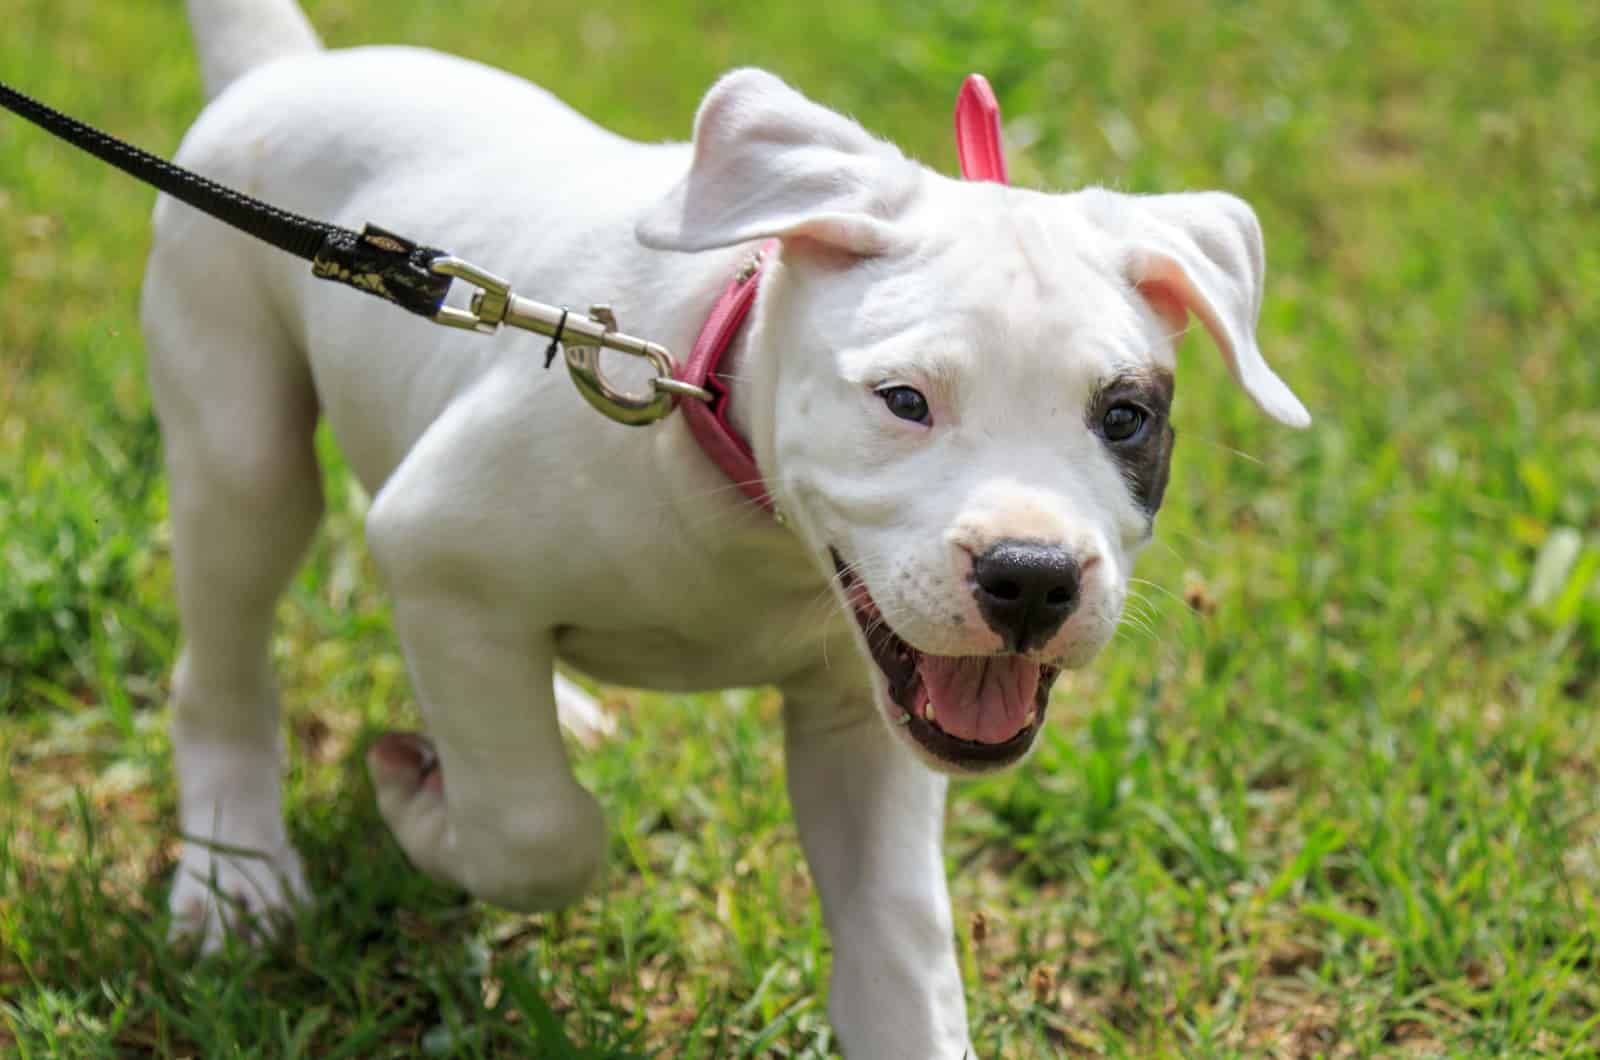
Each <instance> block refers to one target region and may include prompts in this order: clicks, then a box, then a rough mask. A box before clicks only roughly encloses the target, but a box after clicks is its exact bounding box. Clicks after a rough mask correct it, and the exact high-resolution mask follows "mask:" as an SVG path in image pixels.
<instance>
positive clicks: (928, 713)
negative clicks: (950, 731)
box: [922, 699, 933, 721]
mask: <svg viewBox="0 0 1600 1060" xmlns="http://www.w3.org/2000/svg"><path fill="white" fill-rule="evenodd" d="M922 720H923V721H932V720H933V700H931V699H930V700H928V701H927V702H926V703H924V704H922Z"/></svg>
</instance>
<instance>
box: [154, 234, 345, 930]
mask: <svg viewBox="0 0 1600 1060" xmlns="http://www.w3.org/2000/svg"><path fill="white" fill-rule="evenodd" d="M158 218H159V212H158ZM204 223H205V224H209V222H204ZM172 227H177V225H172V226H169V228H168V231H167V232H166V233H161V228H160V225H159V224H158V238H157V241H156V247H155V249H154V251H153V252H152V254H151V263H150V269H149V274H148V276H147V279H146V286H145V297H144V305H143V315H144V323H145V335H146V339H147V343H148V346H149V353H150V382H151V388H152V393H153V394H154V397H155V403H156V408H157V412H158V414H159V416H160V420H161V428H162V436H163V441H164V445H165V452H166V465H167V472H168V476H169V481H170V518H171V525H172V538H173V542H172V543H173V566H174V575H175V581H176V588H177V597H178V610H179V615H180V618H181V620H182V627H183V628H182V632H183V638H184V645H183V649H182V652H181V654H180V657H179V659H178V664H177V669H176V672H175V673H174V676H173V694H172V720H171V732H172V744H173V751H174V755H175V757H176V765H177V773H178V782H179V824H180V827H181V828H182V831H183V836H184V842H183V853H182V855H181V857H180V859H179V864H178V870H177V875H176V877H175V879H174V881H173V885H172V894H171V900H170V905H171V909H172V933H173V935H174V936H191V935H197V936H199V938H200V941H201V942H202V943H203V945H204V946H205V948H206V949H208V950H209V949H214V948H215V947H216V946H217V945H219V944H220V942H221V940H222V937H223V935H224V933H225V932H226V931H229V930H232V931H236V932H238V933H240V934H246V935H247V934H249V933H250V932H251V931H252V930H255V929H257V928H260V927H265V926H267V922H268V921H269V920H270V919H271V918H273V917H275V916H277V915H279V914H281V913H282V912H283V911H284V910H285V909H286V907H287V906H288V905H289V903H290V902H291V901H293V900H294V899H295V898H297V897H298V896H301V895H302V894H303V893H304V890H305V884H304V880H303V878H302V875H301V869H300V863H299V859H298V858H297V856H296V854H295V852H294V850H293V848H292V847H291V846H290V844H289V839H288V836H287V833H286V831H285V828H284V823H283V816H282V806H281V789H280V769H281V765H280V761H279V759H280V750H281V738H280V734H279V724H278V692H277V688H276V683H275V681H274V679H273V675H272V670H271V662H270V658H269V637H270V633H271V626H272V618H273V609H274V604H275V603H276V601H277V599H278V596H279V594H280V593H281V592H282V590H283V587H284V585H285V583H286V582H287V581H288V579H289V577H290V575H291V574H292V573H293V572H294V569H295V567H296V566H297V564H298V562H299V560H300V558H301V555H302V554H303V552H304V550H305V547H306V545H307V543H308V542H309V541H310V538H311V535H312V532H313V531H314V530H315V528H316V525H317V522H318V519H319V517H320V516H321V513H322V488H321V482H320V479H319V475H318V469H317V461H316V456H315V453H314V451H313V438H312V436H313V433H314V431H315V428H316V422H317V415H318V410H317V399H316V394H315V392H314V390H313V389H312V386H311V380H310V376H309V373H308V370H307V368H306V365H305V362H304V360H303V358H301V357H300V355H299V353H298V351H296V350H295V349H294V347H293V345H292V344H291V343H290V342H288V341H287V340H286V339H285V337H284V335H283V333H282V329H281V327H280V325H279V324H278V322H277V320H276V319H274V318H273V315H272V314H271V312H270V311H269V310H268V308H267V307H266V306H265V305H264V304H262V301H261V300H260V299H257V298H253V297H251V294H250V292H251V288H252V287H253V286H254V284H253V283H252V282H251V278H250V277H249V276H248V275H246V273H247V272H248V268H249V264H248V260H247V258H246V255H245V254H243V253H241V250H242V247H241V244H242V243H243V240H242V237H232V236H229V235H226V234H223V235H220V236H219V235H218V234H217V233H216V231H215V230H208V231H205V232H203V233H199V234H198V236H199V237H200V238H193V239H167V240H165V241H164V240H163V239H162V238H161V235H162V234H167V235H170V234H171V228H172Z"/></svg>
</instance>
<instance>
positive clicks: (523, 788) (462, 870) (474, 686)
mask: <svg viewBox="0 0 1600 1060" xmlns="http://www.w3.org/2000/svg"><path fill="white" fill-rule="evenodd" d="M451 456H452V453H451V452H450V450H448V449H446V448H442V447H441V448H439V449H430V448H429V447H427V446H422V447H419V451H417V452H414V453H413V455H412V457H411V458H410V459H408V460H407V462H406V463H405V464H404V465H403V466H402V467H401V469H400V470H399V471H398V472H397V473H396V474H395V476H394V478H393V479H392V480H391V481H390V483H389V484H388V485H386V486H385V487H384V489H383V491H382V492H381V493H380V494H379V495H378V497H377V499H376V500H375V501H374V503H373V507H372V510H371V512H370V513H369V514H368V518H367V536H368V541H369V542H370V544H371V545H372V551H373V556H374V558H375V559H376V560H377V562H378V565H379V567H380V568H381V570H382V571H383V575H384V580H385V581H386V582H387V584H388V587H389V589H390V591H391V592H392V593H393V595H394V600H395V609H394V615H395V626H396V628H397V630H398V632H399V634H400V641H401V644H402V646H403V647H404V649H405V655H406V662H407V664H408V665H409V668H410V670H411V680H412V685H413V687H414V689H415V692H416V696H417V700H418V703H419V705H420V707H421V709H422V715H423V719H424V721H425V722H426V726H427V731H428V737H427V738H426V739H425V738H422V737H420V736H414V735H409V734H394V733H392V734H389V735H387V736H384V737H382V738H380V739H379V740H378V741H377V742H376V743H375V744H374V745H373V747H372V749H371V751H370V752H369V753H368V758H367V761H368V767H369V771H370V773H371V775H372V780H373V786H374V788H375V789H376V791H377V795H378V806H379V809H380V810H381V812H382V813H383V817H384V820H385V821H386V822H387V823H388V825H389V828H390V829H391V830H392V831H393V832H394V835H395V838H396V839H397V840H398V841H399V843H400V846H401V847H402V848H403V849H404V850H405V852H406V855H407V857H409V858H410V859H411V861H412V863H413V864H415V865H416V866H417V867H418V868H419V869H421V870H422V871H424V872H426V873H427V874H428V875H430V876H433V877H434V878H435V879H439V880H442V881H445V882H448V883H453V884H456V885H457V886H460V887H463V888H465V889H466V890H467V891H469V892H471V893H472V894H473V895H474V896H475V897H478V898H482V899H484V900H485V901H489V902H493V903H494V904H496V905H500V906H505V907H507V908H510V909H517V910H528V911H531V910H541V909H551V908H555V907H558V906H561V905H565V904H566V903H568V902H570V901H572V900H573V899H575V898H577V897H578V896H579V895H580V894H581V893H582V892H583V890H584V889H585V888H586V887H587V885H588V883H589V882H590V880H591V879H592V878H593V877H594V875H595V873H596V871H597V870H598V869H599V867H600V864H601V862H602V860H603V858H604V854H605V849H606V829H605V819H604V816H603V815H602V814H601V812H600V808H599V806H598V805H597V804H596V803H595V800H594V798H593V797H592V796H591V795H590V794H589V793H588V792H587V791H585V790H584V788H583V787H582V786H581V785H580V784H579V783H578V782H577V780H576V778H574V777H573V775H572V769H571V765H570V763H569V762H568V760H567V752H566V748H565V747H564V746H563V745H562V741H561V733H560V729H559V727H558V724H557V710H556V702H555V694H554V688H553V685H552V675H553V670H552V661H553V646H552V638H551V634H550V631H549V630H548V629H547V628H544V627H543V626H542V625H541V624H540V622H539V621H538V619H537V618H536V617H534V616H533V613H532V612H533V610H534V609H532V608H530V607H529V606H528V602H527V600H525V599H524V598H522V597H521V596H519V595H518V594H516V593H515V592H512V591H509V590H507V589H506V588H505V583H506V582H507V578H506V577H505V570H504V566H503V561H502V560H501V559H500V557H498V556H497V554H496V553H495V551H494V550H493V549H487V548H483V547H480V545H481V543H480V540H479V538H478V537H477V536H474V534H475V533H482V532H483V524H484V523H485V522H486V521H487V515H486V513H487V512H489V510H490V508H489V506H488V505H475V506H472V507H471V509H470V512H471V514H473V515H474V516H476V518H477V520H478V522H476V523H473V524H471V525H469V526H465V527H463V526H462V525H459V524H458V523H457V522H455V521H453V519H452V516H453V513H454V512H456V511H458V509H452V508H451V507H449V506H448V505H446V504H445V503H443V502H442V501H441V500H440V499H439V497H438V488H439V484H440V483H445V484H446V485H459V484H460V482H461V480H462V477H463V475H462V474H460V473H458V474H457V476H456V478H454V479H451V478H450V477H449V476H448V475H447V474H446V473H445V472H444V471H442V470H441V468H440V466H439V464H438V461H439V460H448V459H449V458H451ZM463 464H464V462H463V461H461V460H460V459H459V458H457V459H456V463H455V466H456V468H457V469H458V471H459V469H460V468H461V467H462V466H463ZM513 514H514V513H513Z"/></svg>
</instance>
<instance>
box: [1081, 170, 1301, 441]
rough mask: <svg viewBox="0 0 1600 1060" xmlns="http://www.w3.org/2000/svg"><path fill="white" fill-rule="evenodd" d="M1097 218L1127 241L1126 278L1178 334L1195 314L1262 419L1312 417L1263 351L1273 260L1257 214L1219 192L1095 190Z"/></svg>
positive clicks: (1291, 421)
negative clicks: (1266, 282) (1259, 327)
mask: <svg viewBox="0 0 1600 1060" xmlns="http://www.w3.org/2000/svg"><path fill="white" fill-rule="evenodd" d="M1089 194H1091V195H1092V196H1094V197H1095V200H1096V201H1092V203H1091V211H1092V213H1093V214H1094V215H1096V217H1097V218H1098V219H1099V220H1100V222H1101V224H1102V225H1104V226H1105V227H1107V228H1108V229H1110V230H1111V231H1112V234H1113V235H1114V236H1118V237H1120V239H1119V244H1120V246H1121V248H1122V253H1124V254H1125V255H1126V256H1125V258H1124V260H1123V270H1124V275H1126V276H1127V278H1128V281H1129V282H1130V283H1132V284H1133V285H1134V287H1136V288H1137V289H1138V291H1139V293H1140V294H1142V295H1143V296H1144V297H1145V299H1146V300H1147V301H1148V302H1149V303H1150V307H1151V308H1152V309H1154V310H1155V311H1156V313H1157V315H1159V316H1160V317H1161V318H1162V319H1163V320H1164V321H1166V322H1167V324H1168V325H1169V326H1170V327H1171V329H1172V331H1173V332H1174V333H1177V332H1180V331H1182V330H1183V329H1184V328H1185V326H1187V324H1188V320H1189V314H1190V313H1193V314H1194V315H1195V316H1196V317H1198V318H1199V319H1200V322H1201V323H1202V324H1204V325H1205V328H1206V330H1207V331H1208V332H1210V333H1211V338H1212V341H1214V342H1215V343H1216V344H1217V349H1219V350H1220V351H1221V352H1222V359H1223V360H1224V361H1226V362H1227V365H1228V371H1229V373H1231V374H1232V376H1233V378H1234V380H1235V381H1237V382H1238V384H1239V385H1240V386H1241V387H1243V388H1244V391H1245V393H1247V394H1249V395H1250V397H1251V399H1252V400H1253V401H1254V402H1255V403H1256V405H1257V406H1259V407H1260V409H1261V411H1263V412H1265V413H1266V414H1267V415H1268V416H1271V417H1272V418H1273V419H1275V420H1277V421H1278V422H1279V423H1284V424H1287V425H1288V426H1290V427H1305V426H1308V425H1309V424H1310V423H1311V414H1310V413H1308V412H1307V411H1306V408H1305V406H1304V405H1302V404H1301V403H1300V399H1299V398H1297V397H1295V396H1294V393H1293V392H1292V391H1290V389H1289V387H1288V386H1287V385H1286V384H1285V383H1284V381H1283V380H1282V379H1279V378H1278V376H1277V374H1276V373H1274V372H1273V370H1272V369H1271V368H1270V367H1268V365H1267V362H1266V360H1265V359H1263V358H1262V356H1261V350H1260V349H1259V348H1258V347H1257V346H1256V321H1257V319H1258V318H1259V317H1260V315H1261V294H1262V283H1263V279H1264V272H1265V269H1266V252H1265V250H1264V248H1263V245H1262V240H1261V225H1260V224H1259V223H1258V222H1257V221H1256V215H1255V211H1253V210H1251V209H1250V207H1249V206H1248V205H1247V204H1246V203H1245V202H1244V201H1243V200H1242V199H1238V198H1235V197H1234V196H1232V195H1228V194H1226V193H1224V192H1219V191H1206V192H1183V193H1179V194H1174V195H1120V194H1116V193H1113V192H1107V191H1102V190H1099V189H1095V190H1094V191H1092V192H1091V193H1089Z"/></svg>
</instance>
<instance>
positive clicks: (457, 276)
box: [0, 81, 711, 425]
mask: <svg viewBox="0 0 1600 1060" xmlns="http://www.w3.org/2000/svg"><path fill="white" fill-rule="evenodd" d="M0 106H3V107H4V108H5V109H7V110H9V111H11V112H13V113H14V114H16V115H18V116H19V117H22V118H25V119H27V120H28V121H30V122H32V123H33V124H35V125H37V126H38V127H39V128H41V129H43V130H45V131H46V132H48V133H50V134H52V135H54V136H57V137H59V138H60V139H62V140H65V141H66V142H67V143H69V144H72V145H73V146H74V147H77V148H79V149H81V150H84V151H87V152H88V153H89V154H92V155H94V156H95V157H96V158H98V159H100V160H101V161H104V162H108V163H110V164H111V165H113V166H115V167H116V168H118V169H120V170H122V171H123V172H124V173H126V174H128V175H129V176H131V177H133V178H135V179H136V180H140V181H143V182H144V183H146V184H149V185H150V186H151V187H154V188H156V189H157V190H158V191H161V192H164V193H165V194H167V195H170V196H172V197H173V198H174V199H177V200H178V201H180V202H183V203H186V204H187V205H189V206H192V207H194V208H195V209H196V210H199V211H200V212H201V213H204V214H206V215H207V216H210V217H212V218H215V219H216V220H218V221H221V222H222V223H223V224H226V225H229V226H230V227H232V228H235V229H238V230H239V231H241V232H244V233H246V234H247V235H251V236H254V237H255V238H257V239H260V240H262V241H264V242H267V243H270V244H272V245H273V246H275V247H277V248H278V249H279V250H283V251H286V252H288V253H290V254H293V255H294V256H295V257H297V258H301V259H304V260H305V261H309V262H310V263H311V273H312V275H313V276H316V277H318V278H320V279H324V280H332V281H333V282H335V283H341V284H344V285H345V286H347V287H352V288H354V289H355V290H358V291H362V292H365V293H366V294H370V295H373V296H375V297H378V298H382V299H383V300H385V301H387V302H392V303H393V304H395V305H397V306H399V307H400V308H402V309H405V310H407V311H409V312H411V313H415V314H416V315H418V316H421V317H426V318H427V319H428V320H431V321H432V322H434V323H435V324H443V325H445V326H447V327H453V328H461V329H464V330H468V331H476V332H479V333H481V334H493V333H494V332H495V331H497V330H498V329H499V327H500V325H501V324H505V325H507V326H509V327H515V328H521V329H523V330H525V331H532V332H535V333H536V334H540V335H545V336H548V337H549V338H550V340H551V346H550V352H552V353H553V352H554V350H555V349H556V347H557V346H558V345H559V346H560V347H561V348H562V350H563V352H564V353H565V355H566V362H567V370H568V372H569V374H570V375H571V376H572V380H573V382H574V383H575V384H576V385H577V388H578V392H579V393H580V394H582V395H583V398H584V400H586V401H588V402H589V404H591V405H593V406H594V407H595V408H596V409H598V410H599V411H600V412H602V413H604V414H605V415H606V416H608V417H609V418H611V419H613V420H616V421H617V422H619V423H625V424H629V425H640V424H646V423H653V422H655V421H656V420H658V419H661V418H662V417H663V416H666V415H667V414H668V413H670V412H671V411H672V410H673V409H674V408H675V407H676V405H677V401H678V399H679V398H680V397H693V398H697V399H699V400H702V401H709V400H710V399H711V395H710V393H709V392H707V391H705V390H704V389H702V388H700V387H696V386H692V385H689V384H687V383H683V382H681V381H680V380H679V379H678V378H677V374H678V366H677V362H676V361H674V360H673V358H672V354H670V353H669V352H668V351H667V350H666V348H665V347H662V346H659V345H657V344H656V343H653V342H648V341H646V340H644V339H640V338H635V337H634V336H632V335H626V334H623V333H622V332H621V331H618V330H617V321H616V317H615V316H614V315H613V314H612V313H611V310H610V309H609V308H608V307H606V306H603V305H596V306H591V307H590V310H589V313H588V314H587V315H585V314H583V313H578V312H575V311H572V310H569V309H568V308H567V307H565V306H552V305H546V304H545V303H543V302H536V301H534V300H533V299H531V298H524V297H522V296H521V295H518V294H515V293H513V292H512V290H511V285H510V284H509V283H508V282H507V281H506V280H503V279H501V278H500V277H499V276H496V275H495V274H494V273H492V272H489V271H487V270H485V269H480V268H478V267H477V266H476V265H473V264H471V263H469V262H466V261H463V260H462V259H460V258H458V257H455V256H454V255H452V254H450V253H448V252H446V251H443V250H440V249H438V248H437V247H429V246H424V245H422V244H419V243H415V242H413V241H412V240H409V239H407V238H405V237H404V236H401V235H397V234H395V233H394V232H390V231H387V230H385V229H382V228H379V227H378V226H377V225H374V224H368V225H366V226H365V227H364V228H363V229H362V230H361V231H360V232H356V231H352V230H351V229H348V228H342V227H340V226H339V225H333V224H328V223H326V222H324V221H315V220H312V219H311V218H309V217H302V216H300V215H299V214H296V213H291V212H289V211H288V210H282V209H279V208H278V207H276V206H273V205H272V204H271V203H267V202H262V201H261V200H260V199H256V198H253V197H251V196H249V195H246V194H244V193H243V192H239V191H235V190H234V189H232V188H228V187H224V186H223V185H221V184H218V183H217V182H216V181H213V180H209V179H207V178H206V177H203V176H201V175H200V174H198V173H194V172H191V171H190V170H187V169H184V168H183V167H182V166H177V165H174V164H173V163H171V162H168V161H167V160H166V159H163V158H160V157H158V156H156V155H153V154H151V153H150V152H148V151H145V150H142V149H140V148H138V147H135V146H133V145H132V144H130V143H126V142H124V141H122V140H119V139H117V138H116V137H115V136H111V135H109V134H107V133H103V132H101V131H100V130H99V129H96V128H94V127H93V126H91V125H86V124H85V123H83V122H81V121H78V120H77V119H76V118H72V117H69V116H68V115H66V114H63V113H61V112H60V111H58V110H56V109H54V108H53V107H49V106H46V105H45V104H43V103H41V102H39V101H38V100H36V99H33V98H32V97H30V96H27V95H24V94H23V93H21V92H18V91H17V90H16V89H14V88H12V87H11V86H9V85H7V84H5V83H4V82H3V81H0ZM455 280H461V281H462V282H464V283H467V284H469V285H471V286H472V287H473V288H474V293H473V296H472V301H471V307H470V309H457V308H455V307H453V306H447V305H445V304H444V303H445V297H446V296H447V295H448V294H449V293H450V286H451V284H452V283H453V282H454V281H455ZM602 348H605V349H611V350H617V351H619V352H622V353H627V354H631V355H633V356H635V357H643V358H645V359H646V360H648V361H649V362H650V363H651V366H652V367H653V368H654V369H655V373H656V374H655V376H654V378H652V379H651V388H650V391H649V392H648V393H646V394H642V395H641V394H633V393H629V392H627V391H623V390H619V389H616V388H615V387H613V386H611V384H610V383H609V382H608V381H607V379H606V377H605V375H604V373H603V372H602V371H601V368H600V350H601V349H602ZM548 364H549V358H548V356H547V359H546V366H548Z"/></svg>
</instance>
